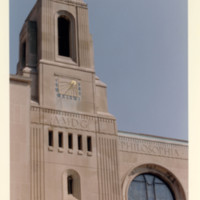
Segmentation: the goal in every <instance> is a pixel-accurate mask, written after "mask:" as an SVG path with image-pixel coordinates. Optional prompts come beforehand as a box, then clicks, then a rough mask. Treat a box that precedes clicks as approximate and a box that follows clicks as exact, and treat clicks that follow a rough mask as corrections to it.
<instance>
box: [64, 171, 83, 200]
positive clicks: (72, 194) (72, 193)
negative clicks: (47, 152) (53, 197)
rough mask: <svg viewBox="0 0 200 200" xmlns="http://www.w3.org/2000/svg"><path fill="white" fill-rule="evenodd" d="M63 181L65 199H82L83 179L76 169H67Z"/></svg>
mask: <svg viewBox="0 0 200 200" xmlns="http://www.w3.org/2000/svg"><path fill="white" fill-rule="evenodd" d="M62 182H63V200H81V184H80V183H81V180H80V175H79V173H78V172H77V171H75V170H74V169H67V170H65V171H64V173H63V177H62ZM69 184H70V185H69Z"/></svg>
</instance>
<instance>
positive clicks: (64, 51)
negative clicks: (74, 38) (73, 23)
mask: <svg viewBox="0 0 200 200" xmlns="http://www.w3.org/2000/svg"><path fill="white" fill-rule="evenodd" d="M58 54H59V55H61V56H66V57H70V21H69V20H67V19H65V18H64V17H62V16H61V17H59V18H58Z"/></svg>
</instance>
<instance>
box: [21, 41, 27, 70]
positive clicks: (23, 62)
mask: <svg viewBox="0 0 200 200" xmlns="http://www.w3.org/2000/svg"><path fill="white" fill-rule="evenodd" d="M25 65H26V42H24V43H23V44H22V67H25Z"/></svg>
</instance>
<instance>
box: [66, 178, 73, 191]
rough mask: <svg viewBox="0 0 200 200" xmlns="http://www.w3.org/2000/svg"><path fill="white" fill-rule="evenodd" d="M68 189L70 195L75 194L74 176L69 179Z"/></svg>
mask: <svg viewBox="0 0 200 200" xmlns="http://www.w3.org/2000/svg"><path fill="white" fill-rule="evenodd" d="M67 189H68V194H73V178H72V176H68V177H67Z"/></svg>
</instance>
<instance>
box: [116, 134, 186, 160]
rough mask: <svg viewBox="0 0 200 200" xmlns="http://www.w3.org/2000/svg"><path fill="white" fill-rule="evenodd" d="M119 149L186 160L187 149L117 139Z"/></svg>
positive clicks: (121, 138) (131, 139) (128, 139)
mask: <svg viewBox="0 0 200 200" xmlns="http://www.w3.org/2000/svg"><path fill="white" fill-rule="evenodd" d="M119 148H120V150H121V151H127V152H137V153H143V154H151V155H156V156H164V157H172V158H182V159H187V148H186V147H185V146H180V145H173V144H167V143H161V142H155V141H147V140H140V139H135V138H128V137H119Z"/></svg>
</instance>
